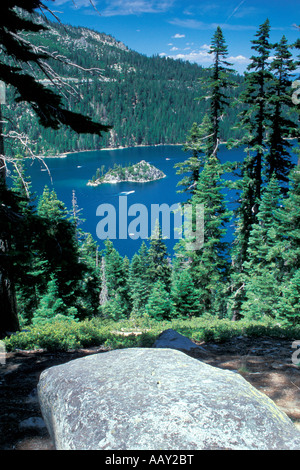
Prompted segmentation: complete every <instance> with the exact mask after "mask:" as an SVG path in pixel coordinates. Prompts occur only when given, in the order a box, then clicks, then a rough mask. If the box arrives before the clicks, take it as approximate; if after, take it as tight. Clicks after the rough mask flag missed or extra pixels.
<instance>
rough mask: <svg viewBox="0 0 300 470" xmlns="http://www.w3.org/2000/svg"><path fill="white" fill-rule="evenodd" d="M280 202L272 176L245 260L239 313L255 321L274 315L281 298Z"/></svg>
mask: <svg viewBox="0 0 300 470" xmlns="http://www.w3.org/2000/svg"><path fill="white" fill-rule="evenodd" d="M279 205H280V187H279V184H278V181H277V179H276V177H275V175H273V177H272V178H271V180H270V183H269V184H268V186H267V187H266V189H265V190H264V192H263V195H262V200H261V203H260V206H259V211H258V214H257V220H258V222H257V224H253V226H252V230H251V233H250V237H249V245H248V260H249V261H245V262H244V283H245V288H244V290H245V301H244V302H243V305H242V314H243V315H245V316H246V317H248V318H254V319H256V320H258V319H260V318H262V317H264V316H270V317H273V318H275V317H276V305H277V302H278V299H279V297H280V282H281V277H282V270H283V263H282V259H281V250H280V249H279V246H280V240H279V239H278V232H277V229H276V227H277V221H276V212H277V210H278V208H279Z"/></svg>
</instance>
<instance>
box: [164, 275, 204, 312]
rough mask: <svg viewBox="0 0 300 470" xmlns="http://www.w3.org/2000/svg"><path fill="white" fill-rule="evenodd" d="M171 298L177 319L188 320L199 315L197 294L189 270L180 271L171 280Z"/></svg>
mask: <svg viewBox="0 0 300 470" xmlns="http://www.w3.org/2000/svg"><path fill="white" fill-rule="evenodd" d="M171 298H172V300H173V304H174V308H175V312H176V315H177V316H178V317H180V318H190V317H194V316H198V315H199V313H200V300H199V293H198V291H197V289H196V288H195V285H194V282H193V279H192V276H191V274H190V272H189V269H184V270H183V271H181V272H180V273H179V274H178V276H177V278H175V279H174V280H173V282H172V288H171Z"/></svg>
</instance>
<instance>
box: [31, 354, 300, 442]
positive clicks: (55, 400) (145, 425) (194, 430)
mask: <svg viewBox="0 0 300 470" xmlns="http://www.w3.org/2000/svg"><path fill="white" fill-rule="evenodd" d="M38 396H39V401H40V406H41V410H42V414H43V417H44V420H45V423H46V425H47V427H48V430H49V432H50V434H51V436H52V439H53V442H54V444H55V447H56V449H64V450H65V449H81V450H90V449H93V450H97V449H105V450H145V449H148V450H169V449H170V450H186V449H189V450H198V449H287V450H291V449H299V450H300V433H299V431H298V430H297V429H296V428H295V427H294V425H293V424H292V422H291V421H290V419H289V418H288V417H287V416H286V415H285V414H284V413H282V412H281V411H280V410H279V409H278V408H277V407H276V405H275V404H274V402H273V401H271V400H270V399H269V398H268V397H267V396H265V395H263V394H262V393H260V392H259V391H257V390H256V389H255V388H254V387H252V386H251V385H250V384H249V383H248V382H246V380H245V379H243V378H242V377H241V376H240V375H239V374H236V373H234V372H230V371H226V370H222V369H218V368H215V367H212V366H209V365H207V364H204V363H202V362H200V361H198V360H196V359H193V358H191V357H189V356H188V355H186V354H184V353H182V352H180V351H177V350H172V349H152V348H149V349H148V348H145V349H142V348H141V349H140V348H133V349H121V350H115V351H110V352H106V353H100V354H95V355H92V356H87V357H84V358H81V359H76V360H73V361H71V362H69V363H67V364H63V365H60V366H56V367H52V368H50V369H47V370H45V371H44V372H43V373H42V374H41V376H40V381H39V384H38Z"/></svg>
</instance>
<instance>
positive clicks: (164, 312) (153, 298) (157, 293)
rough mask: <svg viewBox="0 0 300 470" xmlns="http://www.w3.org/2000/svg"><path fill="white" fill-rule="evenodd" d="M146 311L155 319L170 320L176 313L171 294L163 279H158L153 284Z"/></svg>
mask: <svg viewBox="0 0 300 470" xmlns="http://www.w3.org/2000/svg"><path fill="white" fill-rule="evenodd" d="M145 311H146V313H147V314H148V315H149V316H150V317H151V318H154V319H155V320H170V319H171V318H172V316H173V315H174V308H173V303H172V300H171V298H170V294H169V292H168V291H167V290H166V288H165V284H164V283H163V282H162V281H161V280H158V281H156V282H155V284H154V285H153V287H152V290H151V293H150V295H149V298H148V301H147V304H146V307H145Z"/></svg>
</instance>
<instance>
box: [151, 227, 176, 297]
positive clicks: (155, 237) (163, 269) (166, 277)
mask: <svg viewBox="0 0 300 470" xmlns="http://www.w3.org/2000/svg"><path fill="white" fill-rule="evenodd" d="M147 277H148V282H149V284H150V285H154V284H155V283H156V282H157V281H161V282H162V284H163V285H164V287H165V289H166V290H167V291H168V292H170V288H171V264H170V258H169V255H168V252H167V247H166V244H165V243H164V241H163V238H162V231H161V228H160V226H159V224H158V223H157V224H156V227H155V229H154V231H153V233H152V235H151V237H150V245H149V250H148V271H147Z"/></svg>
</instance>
